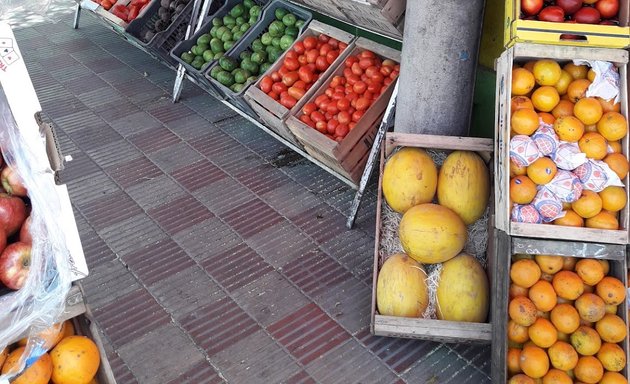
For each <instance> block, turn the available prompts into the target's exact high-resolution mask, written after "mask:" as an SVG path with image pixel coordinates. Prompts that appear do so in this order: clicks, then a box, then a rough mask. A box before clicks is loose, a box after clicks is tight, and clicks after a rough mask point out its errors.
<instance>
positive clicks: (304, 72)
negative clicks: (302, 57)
mask: <svg viewBox="0 0 630 384" xmlns="http://www.w3.org/2000/svg"><path fill="white" fill-rule="evenodd" d="M298 76H299V77H300V80H302V81H303V82H305V83H306V84H310V83H312V82H313V71H311V70H310V69H309V68H308V67H300V69H299V70H298Z"/></svg>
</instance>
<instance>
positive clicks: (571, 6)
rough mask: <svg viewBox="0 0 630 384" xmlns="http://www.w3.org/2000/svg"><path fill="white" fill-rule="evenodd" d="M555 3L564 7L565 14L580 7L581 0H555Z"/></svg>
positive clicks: (572, 12)
mask: <svg viewBox="0 0 630 384" xmlns="http://www.w3.org/2000/svg"><path fill="white" fill-rule="evenodd" d="M556 5H557V6H559V7H560V8H562V9H564V14H565V15H572V14H574V13H575V12H577V11H578V10H579V9H580V8H582V0H556Z"/></svg>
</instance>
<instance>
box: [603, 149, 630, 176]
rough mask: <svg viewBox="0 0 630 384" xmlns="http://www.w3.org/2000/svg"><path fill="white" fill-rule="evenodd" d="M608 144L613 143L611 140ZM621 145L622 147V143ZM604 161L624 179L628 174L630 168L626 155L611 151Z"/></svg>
mask: <svg viewBox="0 0 630 384" xmlns="http://www.w3.org/2000/svg"><path fill="white" fill-rule="evenodd" d="M608 144H609V145H610V144H612V143H610V142H609V143H608ZM619 146H620V147H621V144H619ZM613 150H614V148H613ZM604 163H606V164H608V166H609V167H610V169H612V170H613V171H614V172H615V173H616V174H617V176H619V178H620V179H622V180H623V178H624V177H626V175H627V174H628V170H630V166H629V165H628V160H627V159H626V156H625V155H623V154H621V153H618V152H616V153H609V154H608V155H607V156H606V157H605V158H604Z"/></svg>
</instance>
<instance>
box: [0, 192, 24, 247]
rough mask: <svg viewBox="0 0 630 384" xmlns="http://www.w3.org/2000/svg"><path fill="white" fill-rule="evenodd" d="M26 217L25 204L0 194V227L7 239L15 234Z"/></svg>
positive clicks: (17, 198)
mask: <svg viewBox="0 0 630 384" xmlns="http://www.w3.org/2000/svg"><path fill="white" fill-rule="evenodd" d="M26 216H28V214H27V212H26V204H24V201H23V200H22V199H21V198H19V197H16V196H11V195H7V194H6V193H0V227H2V228H3V229H4V231H5V232H6V235H7V237H9V236H11V235H13V234H14V233H16V232H17V231H18V230H19V229H20V227H22V223H24V220H26Z"/></svg>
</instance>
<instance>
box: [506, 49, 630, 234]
mask: <svg viewBox="0 0 630 384" xmlns="http://www.w3.org/2000/svg"><path fill="white" fill-rule="evenodd" d="M627 63H628V52H627V51H624V50H615V49H604V48H582V47H562V46H546V45H534V44H517V45H515V46H514V47H512V48H509V49H508V50H507V51H506V52H504V54H503V55H502V56H501V57H500V58H499V60H498V62H497V74H498V75H497V76H498V77H497V108H496V114H497V117H496V122H497V126H496V131H495V135H496V146H497V148H496V152H497V162H496V164H495V166H496V169H495V173H496V175H497V177H496V182H497V184H496V186H495V200H496V218H495V220H496V226H497V228H499V229H500V230H502V231H505V232H507V233H508V234H509V235H512V236H525V237H539V238H551V239H562V240H576V241H593V242H604V243H615V244H627V243H628V239H629V237H628V219H629V208H628V205H627V200H628V190H629V189H628V177H627V174H628V135H627V133H628V100H627V97H628V73H627Z"/></svg>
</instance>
